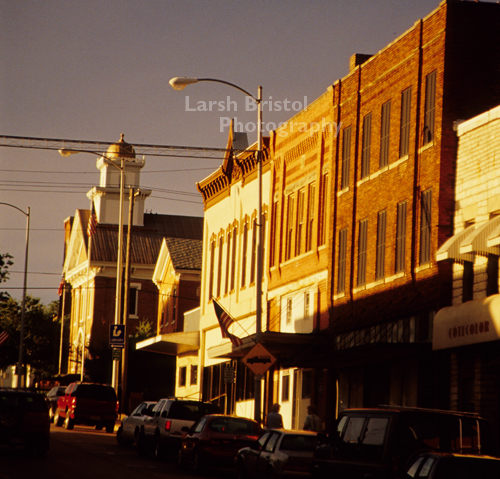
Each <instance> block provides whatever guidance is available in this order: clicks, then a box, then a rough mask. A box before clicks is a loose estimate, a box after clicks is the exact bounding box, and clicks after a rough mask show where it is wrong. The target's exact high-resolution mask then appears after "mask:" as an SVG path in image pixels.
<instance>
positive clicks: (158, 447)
mask: <svg viewBox="0 0 500 479" xmlns="http://www.w3.org/2000/svg"><path fill="white" fill-rule="evenodd" d="M154 456H155V459H157V460H158V461H161V460H163V459H164V458H165V446H164V445H163V444H162V442H161V438H160V437H156V438H155V448H154Z"/></svg>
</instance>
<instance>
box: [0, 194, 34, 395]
mask: <svg viewBox="0 0 500 479" xmlns="http://www.w3.org/2000/svg"><path fill="white" fill-rule="evenodd" d="M0 205H5V206H10V207H11V208H14V209H16V210H17V211H20V212H21V213H22V214H23V215H25V216H26V250H25V254H24V284H23V302H22V306H21V335H20V339H19V362H18V365H17V371H16V375H17V387H18V388H20V387H24V385H25V384H26V376H25V375H24V374H23V362H24V326H25V316H26V287H27V284H28V250H29V243H30V207H29V206H28V211H23V210H22V209H21V208H18V207H17V206H15V205H11V204H10V203H0ZM23 378H24V379H23Z"/></svg>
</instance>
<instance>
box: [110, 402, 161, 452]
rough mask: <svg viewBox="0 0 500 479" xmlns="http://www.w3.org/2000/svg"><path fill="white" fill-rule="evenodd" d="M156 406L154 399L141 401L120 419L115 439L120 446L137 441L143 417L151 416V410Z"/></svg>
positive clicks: (129, 444)
mask: <svg viewBox="0 0 500 479" xmlns="http://www.w3.org/2000/svg"><path fill="white" fill-rule="evenodd" d="M155 406H156V401H144V402H141V404H139V405H138V406H137V407H136V408H135V409H134V410H133V411H132V412H131V413H130V415H129V416H127V417H125V418H124V419H122V423H121V424H120V427H119V428H118V431H116V440H117V441H118V444H120V445H121V446H131V445H132V444H134V443H137V439H138V438H139V433H140V432H141V426H142V424H143V423H144V419H145V418H146V417H148V416H151V411H152V410H153V408H154V407H155Z"/></svg>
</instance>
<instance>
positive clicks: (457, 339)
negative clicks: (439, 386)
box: [433, 107, 500, 429]
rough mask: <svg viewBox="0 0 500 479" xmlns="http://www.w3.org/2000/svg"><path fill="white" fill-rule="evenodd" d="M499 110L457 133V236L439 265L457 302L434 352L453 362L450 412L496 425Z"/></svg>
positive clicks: (437, 325)
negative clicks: (449, 267)
mask: <svg viewBox="0 0 500 479" xmlns="http://www.w3.org/2000/svg"><path fill="white" fill-rule="evenodd" d="M499 136H500V107H496V108H493V109H491V110H489V111H487V112H485V113H482V114H481V115H478V116H476V117H474V118H472V119H470V120H468V121H464V122H460V124H459V125H458V126H457V137H458V150H457V175H456V187H455V197H456V203H455V216H454V233H455V234H454V235H453V236H452V237H451V238H450V239H449V240H448V241H447V242H446V243H445V244H443V245H442V246H441V248H440V249H439V250H438V252H437V254H436V259H437V261H443V262H451V263H452V264H453V300H452V304H451V306H448V307H446V308H443V309H441V310H440V311H438V313H437V314H436V317H435V321H434V333H433V349H434V350H435V351H440V352H442V353H446V354H447V355H448V361H449V371H448V374H449V376H450V406H451V408H453V409H458V410H463V411H471V412H476V413H479V414H481V415H482V416H484V417H488V418H490V419H492V420H493V421H494V423H495V424H496V427H497V429H498V424H499V417H500V408H499V399H500V380H499V378H500V354H499V352H498V348H499V344H500V343H499V340H500V294H499V269H498V257H499V255H500V249H499V245H500V221H499V220H500V172H499V171H498V166H499V165H498V158H499V154H500V145H499V143H498V138H499Z"/></svg>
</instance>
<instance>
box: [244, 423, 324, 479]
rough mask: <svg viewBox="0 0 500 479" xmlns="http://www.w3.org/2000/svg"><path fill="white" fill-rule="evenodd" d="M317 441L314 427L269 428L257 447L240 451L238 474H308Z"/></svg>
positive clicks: (250, 475)
mask: <svg viewBox="0 0 500 479" xmlns="http://www.w3.org/2000/svg"><path fill="white" fill-rule="evenodd" d="M317 445H318V437H317V433H315V432H312V431H296V430H291V429H276V430H266V431H265V432H264V434H262V436H261V437H260V438H259V440H258V441H257V443H256V445H255V447H245V448H243V449H240V450H239V451H238V456H237V458H236V461H237V467H238V474H239V477H241V478H249V479H250V478H262V477H266V478H267V477H286V476H293V477H309V476H310V475H311V471H312V460H313V455H314V451H315V449H316V446H317Z"/></svg>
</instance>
